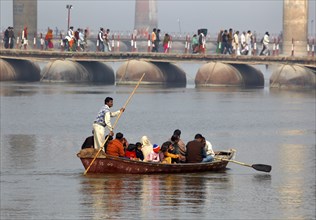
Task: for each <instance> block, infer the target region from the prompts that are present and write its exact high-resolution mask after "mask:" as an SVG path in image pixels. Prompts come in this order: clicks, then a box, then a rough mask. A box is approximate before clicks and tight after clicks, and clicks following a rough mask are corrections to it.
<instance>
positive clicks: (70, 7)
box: [66, 5, 72, 30]
mask: <svg viewBox="0 0 316 220" xmlns="http://www.w3.org/2000/svg"><path fill="white" fill-rule="evenodd" d="M66 8H67V9H68V26H67V30H69V24H70V9H72V5H66Z"/></svg>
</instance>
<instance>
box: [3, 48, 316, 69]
mask: <svg viewBox="0 0 316 220" xmlns="http://www.w3.org/2000/svg"><path fill="white" fill-rule="evenodd" d="M0 58H2V59H20V60H21V59H22V60H23V59H24V60H31V61H35V60H38V61H47V60H66V59H67V60H71V61H100V62H116V61H119V62H122V61H127V60H133V59H135V60H144V61H148V62H173V63H175V62H212V61H213V62H215V61H216V62H222V63H232V64H234V63H236V64H248V65H259V64H264V65H270V64H291V65H302V66H307V67H311V68H316V57H315V56H305V57H298V56H243V55H239V56H236V55H223V54H213V55H212V54H189V53H185V54H175V53H151V52H149V53H148V52H65V51H64V52H61V51H41V50H7V49H0Z"/></svg>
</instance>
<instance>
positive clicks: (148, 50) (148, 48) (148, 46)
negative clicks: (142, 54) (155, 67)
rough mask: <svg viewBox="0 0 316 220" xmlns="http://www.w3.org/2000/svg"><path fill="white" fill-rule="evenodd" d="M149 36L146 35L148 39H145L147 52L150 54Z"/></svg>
mask: <svg viewBox="0 0 316 220" xmlns="http://www.w3.org/2000/svg"><path fill="white" fill-rule="evenodd" d="M150 43H151V42H150V34H148V39H147V52H148V53H149V52H150Z"/></svg>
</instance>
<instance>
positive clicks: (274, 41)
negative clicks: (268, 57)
mask: <svg viewBox="0 0 316 220" xmlns="http://www.w3.org/2000/svg"><path fill="white" fill-rule="evenodd" d="M275 49H276V39H275V37H274V38H273V47H272V56H275Z"/></svg>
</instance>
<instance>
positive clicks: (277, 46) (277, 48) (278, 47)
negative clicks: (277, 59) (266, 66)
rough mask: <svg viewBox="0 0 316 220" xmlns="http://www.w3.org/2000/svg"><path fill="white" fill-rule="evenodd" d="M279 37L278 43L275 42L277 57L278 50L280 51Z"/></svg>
mask: <svg viewBox="0 0 316 220" xmlns="http://www.w3.org/2000/svg"><path fill="white" fill-rule="evenodd" d="M279 43H280V37H278V42H277V45H276V55H277V56H279V49H280V45H279Z"/></svg>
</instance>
